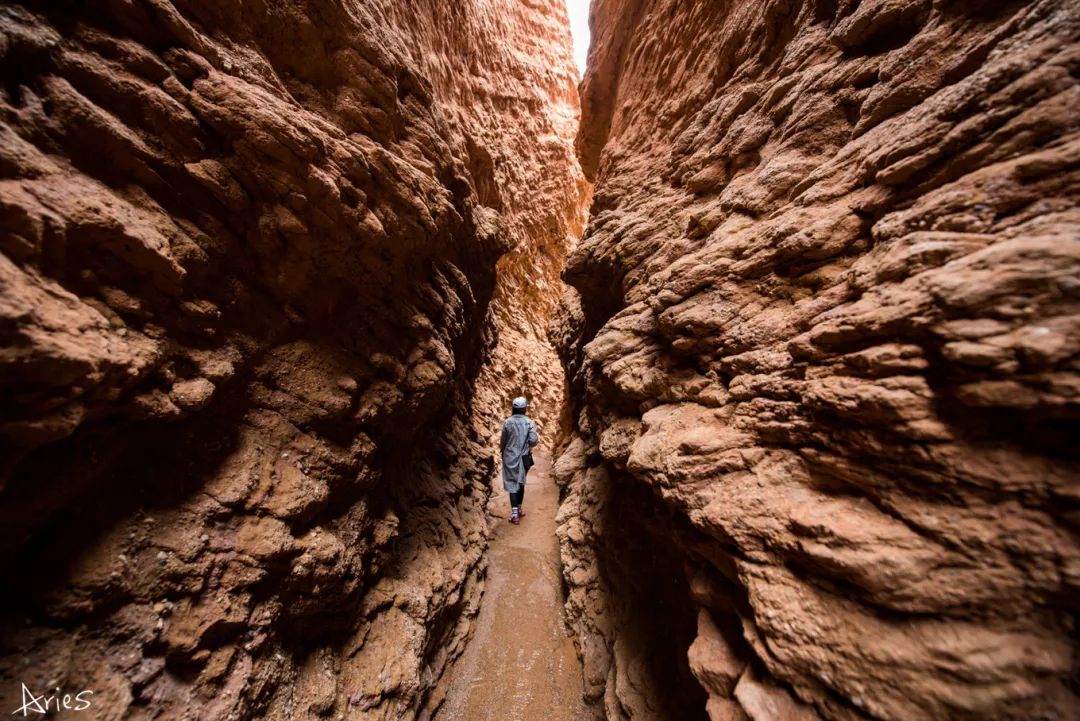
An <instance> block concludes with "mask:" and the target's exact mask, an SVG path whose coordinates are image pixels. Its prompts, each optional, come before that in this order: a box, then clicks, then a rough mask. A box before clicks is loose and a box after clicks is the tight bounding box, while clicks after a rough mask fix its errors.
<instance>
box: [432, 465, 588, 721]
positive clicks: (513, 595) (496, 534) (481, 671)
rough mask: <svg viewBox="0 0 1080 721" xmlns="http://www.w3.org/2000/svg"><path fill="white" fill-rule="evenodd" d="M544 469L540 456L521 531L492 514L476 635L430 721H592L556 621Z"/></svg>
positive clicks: (551, 505) (552, 490)
mask: <svg viewBox="0 0 1080 721" xmlns="http://www.w3.org/2000/svg"><path fill="white" fill-rule="evenodd" d="M550 469H551V458H550V456H549V454H548V452H547V451H538V452H537V453H536V466H534V467H533V469H532V470H531V471H530V472H529V478H528V482H527V485H526V491H525V502H524V504H523V507H524V509H525V512H526V514H527V515H526V517H525V518H524V519H522V522H521V524H520V525H518V526H514V525H512V524H510V523H509V516H510V509H509V507H508V506H506V505H505V504H504V505H503V506H501V507H500V506H495V507H496V509H497V510H496V513H497V514H498V516H499V518H497V519H496V520H495V522H494V528H493V536H492V540H491V546H490V550H489V556H488V558H489V565H488V570H487V581H486V586H485V591H484V599H483V601H482V603H481V606H480V613H479V614H478V616H477V617H476V620H475V621H474V623H475V624H476V627H475V633H474V635H473V638H472V640H471V641H470V642H469V645H468V647H467V648H466V649H465V652H464V653H463V654H462V656H461V658H460V659H459V660H458V662H457V663H456V664H455V665H454V667H453V669H452V670H451V671H450V678H449V684H448V686H447V687H446V689H447V690H446V697H445V701H444V702H443V704H442V706H441V708H440V709H439V710H438V712H437V713H436V714H435V716H434V718H435V719H436V721H496V720H498V721H586V720H587V719H591V718H592V716H591V715H590V714H589V713H588V711H587V710H586V707H585V706H584V704H583V703H582V701H581V691H582V683H581V664H580V662H579V661H578V658H577V654H576V653H575V651H574V644H573V642H572V641H571V639H570V637H569V636H568V635H567V631H566V627H565V625H564V623H563V618H562V594H561V591H560V580H559V547H558V541H557V540H556V538H555V512H556V510H557V508H558V495H559V494H558V488H557V487H556V485H555V482H554V481H553V480H552V478H551V475H550ZM498 492H499V493H502V489H501V488H500V489H498ZM503 496H505V494H503Z"/></svg>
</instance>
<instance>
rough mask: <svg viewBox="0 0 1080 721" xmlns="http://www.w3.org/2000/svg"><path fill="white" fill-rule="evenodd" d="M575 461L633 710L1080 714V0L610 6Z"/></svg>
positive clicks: (591, 92)
mask: <svg viewBox="0 0 1080 721" xmlns="http://www.w3.org/2000/svg"><path fill="white" fill-rule="evenodd" d="M592 24H593V46H592V50H591V54H590V58H589V71H588V73H587V76H586V78H585V79H584V82H583V85H582V92H581V94H582V128H581V131H580V134H579V136H578V140H577V143H578V150H579V153H580V158H581V161H582V167H583V168H584V169H585V172H586V174H587V176H588V177H589V178H590V180H594V182H595V186H594V198H593V204H592V210H591V215H590V220H589V226H588V229H587V231H586V237H585V238H584V239H583V241H582V243H581V244H580V246H578V247H577V248H576V249H575V250H574V252H573V253H572V255H571V257H570V259H569V261H568V265H567V269H566V271H565V278H566V279H567V281H568V282H569V283H570V284H571V285H572V286H573V288H574V290H573V291H571V292H570V293H568V294H567V295H566V297H565V298H564V299H563V301H562V304H561V309H560V320H559V326H558V335H559V344H560V349H561V354H562V355H563V358H564V361H565V363H566V366H567V369H568V372H569V374H570V376H571V394H570V398H571V401H572V404H573V407H572V409H571V412H570V414H569V417H570V426H571V427H570V428H569V433H568V435H567V437H566V438H565V441H564V442H563V443H561V444H560V449H559V450H560V454H559V456H558V458H557V461H556V463H555V466H554V472H555V475H556V477H557V479H558V480H559V482H560V483H561V484H562V486H563V494H564V500H563V504H562V507H561V510H560V515H559V535H560V540H561V548H562V555H563V561H564V577H565V579H566V583H567V585H568V588H569V598H568V601H567V610H568V613H569V615H570V618H571V622H572V624H573V625H574V627H575V629H576V631H577V633H578V636H579V644H580V651H581V655H582V658H583V661H584V666H585V682H586V687H587V690H588V694H589V696H590V698H591V699H592V700H593V701H594V702H595V703H596V704H597V705H598V706H599V707H601V708H602V709H603V710H604V711H605V712H606V716H607V718H609V719H612V720H615V719H654V718H670V719H705V718H709V719H712V721H720V720H724V721H736V720H745V719H752V720H753V721H779V720H781V719H782V720H784V721H803V720H805V721H816V720H818V719H830V720H835V721H855V720H862V719H879V720H882V721H886V720H887V721H912V720H914V719H919V720H945V719H970V720H972V721H974V720H975V719H980V720H986V719H995V720H998V721H1001V720H1005V719H1016V720H1018V721H1019V720H1021V719H1023V720H1025V721H1027V720H1031V719H1048V720H1049V719H1058V720H1062V721H1063V720H1065V719H1073V718H1078V717H1080V698H1078V685H1077V653H1076V649H1077V635H1076V634H1077V631H1076V627H1075V618H1076V612H1077V610H1078V608H1080V546H1078V536H1077V533H1078V530H1080V474H1078V470H1080V465H1078V462H1077V460H1078V459H1077V454H1076V445H1075V444H1076V438H1077V420H1078V419H1080V376H1078V373H1077V371H1078V363H1077V352H1078V350H1080V237H1078V231H1077V228H1078V221H1080V214H1078V211H1077V207H1076V201H1077V197H1078V195H1080V170H1078V169H1080V132H1078V121H1080V114H1078V113H1077V108H1078V107H1080V87H1078V84H1077V76H1078V71H1080V43H1078V37H1080V36H1078V31H1080V8H1078V4H1077V3H1076V2H1070V1H1069V0H1046V1H1035V2H986V3H964V2H939V1H934V2H931V0H862V1H861V2H859V1H858V0H833V1H831V2H829V1H821V2H790V1H787V0H767V1H765V2H749V1H745V0H744V1H730V2H711V1H707V0H697V1H689V2H675V1H674V0H627V1H625V2H619V1H615V0H596V2H594V5H593V10H592Z"/></svg>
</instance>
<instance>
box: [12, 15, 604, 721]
mask: <svg viewBox="0 0 1080 721" xmlns="http://www.w3.org/2000/svg"><path fill="white" fill-rule="evenodd" d="M0 32H2V33H3V36H2V43H0V73H2V77H3V81H4V82H3V86H2V89H0V93H2V95H0V133H2V134H3V137H2V139H0V173H2V177H3V179H2V180H0V214H2V218H3V232H2V234H0V251H2V255H0V316H2V318H3V320H2V323H0V334H2V338H3V347H4V350H3V351H2V354H0V376H2V381H0V384H2V385H0V393H2V398H3V401H2V402H3V418H2V421H0V444H2V448H3V468H2V478H3V480H2V484H3V485H2V491H0V556H2V558H3V572H4V575H5V578H6V579H8V581H9V582H8V583H6V584H5V587H6V588H7V589H9V590H8V591H7V592H6V593H5V598H4V606H5V613H4V617H3V626H2V627H0V683H2V689H0V700H2V701H3V703H4V708H5V709H8V710H10V709H15V708H17V707H18V705H19V690H20V683H25V684H26V685H27V686H28V687H29V688H30V689H31V690H33V691H34V692H36V693H45V692H49V693H53V689H54V687H57V686H59V687H61V688H62V691H63V692H64V693H73V692H74V690H79V689H92V690H93V691H94V696H93V697H92V698H93V704H94V711H93V713H96V714H99V715H101V716H102V717H104V716H105V715H108V716H109V717H110V718H134V717H143V716H144V715H146V714H158V715H159V717H161V718H181V717H182V716H183V715H184V714H189V713H190V714H195V713H197V714H199V715H200V716H201V717H203V718H226V717H229V718H267V719H275V718H276V719H299V718H309V717H316V716H322V715H326V714H333V715H343V714H348V715H349V717H350V718H365V719H384V718H385V719H390V718H399V717H402V716H408V715H411V714H414V713H416V712H417V709H418V708H419V707H420V706H421V705H422V704H423V703H424V702H425V695H426V694H427V693H428V690H429V689H430V687H431V686H432V685H433V684H434V683H435V682H436V681H437V680H438V678H439V676H440V674H441V673H442V670H443V668H444V667H445V665H446V663H447V662H448V660H449V659H451V658H452V657H453V656H454V655H455V654H456V653H458V652H459V651H460V649H461V644H462V643H463V642H464V636H465V633H466V631H467V628H468V623H467V620H468V617H469V616H470V614H473V613H475V612H476V608H477V604H478V601H479V595H480V588H481V585H482V576H483V570H484V566H485V562H484V557H483V551H484V548H485V545H486V539H487V532H488V531H487V520H486V518H485V515H484V506H485V502H486V499H487V496H488V493H489V487H490V481H491V477H492V474H493V470H494V468H495V466H494V458H493V450H494V449H493V448H492V447H491V446H490V444H489V443H488V439H489V435H490V428H488V421H490V419H491V418H490V416H492V415H493V413H494V412H495V410H494V409H495V407H496V406H497V405H498V402H499V398H498V392H499V390H500V389H498V388H497V387H495V384H494V383H489V384H488V385H486V386H484V388H486V390H484V391H482V392H479V391H477V390H476V388H477V384H478V380H477V379H478V378H479V376H480V374H481V372H482V371H483V372H484V373H486V374H488V376H490V377H492V378H494V379H495V380H498V379H500V378H501V377H503V376H508V377H511V378H517V377H518V376H517V375H515V373H516V372H517V371H516V370H513V371H505V369H504V368H503V367H502V366H498V365H497V364H496V367H494V368H493V369H492V368H489V369H488V370H484V369H485V367H486V366H491V365H492V354H493V351H494V348H495V346H496V342H497V340H498V338H499V336H500V333H503V332H505V333H507V334H509V335H514V334H515V333H516V334H517V336H518V337H519V338H520V340H519V344H520V345H522V346H523V347H524V348H525V349H526V350H527V349H528V348H529V347H530V345H529V344H530V343H533V342H539V341H537V339H541V340H542V336H541V335H538V334H536V333H533V334H532V335H531V336H529V337H527V338H526V337H525V336H526V335H528V334H527V333H526V332H525V330H528V329H530V328H533V327H539V325H540V324H541V321H542V315H543V314H544V312H545V311H544V309H543V308H542V307H536V306H535V305H531V306H530V308H529V309H528V311H529V313H531V314H532V315H530V316H529V317H528V318H526V319H525V320H518V319H517V316H513V314H514V313H519V314H520V313H524V312H525V311H524V309H522V308H520V307H518V306H516V305H514V304H512V303H509V302H506V301H505V300H500V298H502V297H503V296H504V295H506V294H507V293H509V292H510V291H513V290H514V289H515V288H517V287H520V286H521V285H522V284H523V283H524V281H522V280H521V279H520V277H518V276H521V275H523V274H525V272H526V270H527V271H528V278H529V281H530V282H533V283H534V284H537V285H538V286H541V287H543V286H554V285H555V284H556V283H557V278H558V272H559V270H560V269H561V264H562V262H563V257H564V255H565V253H564V252H563V250H562V249H563V248H565V246H566V244H567V242H568V240H567V238H568V237H569V236H570V235H572V234H573V232H574V230H575V224H576V225H577V226H580V224H581V220H580V215H581V213H582V207H581V194H582V193H583V192H585V184H584V181H583V179H582V175H581V172H580V170H578V168H577V162H576V159H575V157H574V154H573V150H572V143H573V135H574V132H575V130H576V122H577V95H576V89H575V84H576V73H575V71H574V70H573V65H572V60H571V53H570V36H569V32H568V29H567V25H566V19H565V8H564V7H563V6H562V4H561V3H559V2H556V1H555V0H550V1H548V2H536V3H528V4H525V3H516V2H457V1H456V0H455V2H453V3H443V2H435V1H434V0H410V1H409V2H407V3H403V2H391V1H388V0H387V1H376V2H357V1H355V0H346V1H344V2H325V1H323V0H310V1H304V2H288V3H285V2H267V3H240V2H210V3H207V2H193V1H189V0H176V1H175V2H161V1H157V0H154V1H153V2H133V3H125V2H106V3H53V4H44V5H42V4H37V3H8V4H6V5H5V6H4V7H3V8H0ZM537 254H540V255H542V256H543V257H542V258H537V257H536V255H537ZM504 256H505V257H510V256H514V257H516V258H517V260H516V261H514V262H513V263H510V264H509V266H508V271H504V270H503V269H502V268H501V267H499V266H498V265H497V263H498V261H499V258H500V257H504ZM515 274H516V275H515ZM529 292H532V291H529ZM511 294H512V293H511ZM534 295H537V296H538V297H541V298H547V299H548V300H547V302H548V305H549V306H550V305H552V304H553V302H554V297H555V295H556V293H555V291H554V290H553V289H551V288H549V289H547V290H545V291H543V292H540V293H538V294H535V293H534ZM522 329H525V330H522ZM549 356H550V358H549V362H547V363H546V365H545V364H543V363H541V362H540V361H537V360H535V359H531V362H532V363H533V367H534V369H538V370H536V372H537V373H546V374H548V375H549V376H551V375H552V374H554V376H553V377H558V376H559V371H558V370H557V367H556V366H555V365H554V363H553V362H551V361H552V359H553V358H554V356H553V355H550V353H549ZM557 385H558V386H559V387H561V379H560V383H558V384H557ZM512 395H513V394H512V393H510V394H507V396H506V398H507V399H509V398H510V397H512ZM548 414H550V410H549V411H548ZM16 579H18V580H17V581H16ZM9 699H10V700H9Z"/></svg>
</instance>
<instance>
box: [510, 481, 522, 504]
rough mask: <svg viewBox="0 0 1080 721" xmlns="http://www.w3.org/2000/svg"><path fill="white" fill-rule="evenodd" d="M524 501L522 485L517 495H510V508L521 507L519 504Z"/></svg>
mask: <svg viewBox="0 0 1080 721" xmlns="http://www.w3.org/2000/svg"><path fill="white" fill-rule="evenodd" d="M524 500H525V484H524V483H522V484H521V487H520V488H519V489H518V491H517V493H511V494H510V507H511V508H518V507H519V506H521V502H522V501H524Z"/></svg>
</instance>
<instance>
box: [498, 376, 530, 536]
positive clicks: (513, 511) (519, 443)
mask: <svg viewBox="0 0 1080 721" xmlns="http://www.w3.org/2000/svg"><path fill="white" fill-rule="evenodd" d="M510 405H511V414H510V417H509V418H507V419H506V420H505V421H503V428H502V440H501V441H499V450H500V451H501V452H502V461H503V488H505V489H506V490H507V491H508V492H509V493H510V523H514V524H517V523H521V519H522V517H524V515H525V513H524V512H523V511H522V510H521V502H522V501H524V500H525V474H526V473H528V472H529V468H531V467H532V465H533V457H532V447H533V446H535V445H536V426H534V425H533V422H532V421H531V420H529V417H528V416H527V415H525V409H526V408H528V406H529V404H528V402H527V401H526V400H525V399H524V398H523V397H521V396H518V397H517V398H515V399H514V400H513V402H512V403H511V404H510Z"/></svg>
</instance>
